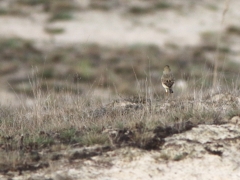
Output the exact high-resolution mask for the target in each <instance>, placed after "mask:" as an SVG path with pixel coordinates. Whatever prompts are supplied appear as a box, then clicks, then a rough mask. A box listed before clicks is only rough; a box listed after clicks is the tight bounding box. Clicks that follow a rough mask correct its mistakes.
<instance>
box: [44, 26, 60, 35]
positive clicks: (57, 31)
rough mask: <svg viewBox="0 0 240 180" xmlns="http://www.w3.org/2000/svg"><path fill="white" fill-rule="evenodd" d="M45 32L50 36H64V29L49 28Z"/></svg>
mask: <svg viewBox="0 0 240 180" xmlns="http://www.w3.org/2000/svg"><path fill="white" fill-rule="evenodd" d="M44 30H45V32H47V33H48V34H62V33H64V28H50V27H47V28H45V29H44Z"/></svg>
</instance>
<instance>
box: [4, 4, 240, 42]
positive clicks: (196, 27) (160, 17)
mask: <svg viewBox="0 0 240 180" xmlns="http://www.w3.org/2000/svg"><path fill="white" fill-rule="evenodd" d="M214 6H215V8H214V9H211V8H210V7H208V6H207V5H205V6H203V5H197V6H196V7H194V8H191V7H186V8H185V9H184V8H183V9H181V10H171V9H170V10H165V11H159V12H153V13H148V14H146V15H135V16H133V15H127V14H124V13H122V12H121V11H117V10H115V11H113V10H112V11H107V12H105V11H96V10H95V11H92V10H88V11H83V12H79V13H75V14H74V19H73V20H71V21H65V22H56V23H48V22H47V15H46V14H41V13H36V14H34V13H33V14H31V15H30V16H28V17H9V16H2V17H0V25H1V28H0V36H4V37H13V36H17V37H21V38H26V39H31V40H36V41H38V42H48V41H50V40H52V39H53V38H54V40H55V42H56V43H57V44H62V43H98V44H103V45H111V46H112V45H121V46H124V45H129V44H139V43H140V44H156V45H159V46H164V45H165V44H166V43H174V44H177V45H180V46H184V45H195V44H198V43H199V41H200V35H201V33H203V32H209V31H210V32H215V31H216V32H218V33H220V32H221V30H222V29H224V28H225V27H227V26H229V25H233V24H235V25H238V24H239V19H240V11H239V9H238V7H239V6H240V2H238V1H231V2H230V3H229V8H228V9H227V12H226V14H225V16H224V21H223V23H221V21H222V18H223V12H224V10H225V8H226V5H225V1H223V0H221V1H218V2H216V3H215V4H214ZM49 26H50V27H58V28H63V29H64V30H65V31H64V33H62V34H59V35H55V36H54V37H52V36H50V35H48V34H47V33H46V32H45V31H44V29H45V27H49Z"/></svg>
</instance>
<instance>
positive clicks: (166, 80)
mask: <svg viewBox="0 0 240 180" xmlns="http://www.w3.org/2000/svg"><path fill="white" fill-rule="evenodd" d="M161 81H162V86H163V87H164V89H165V91H166V93H173V90H172V86H173V84H174V78H173V75H172V73H171V69H170V67H169V66H168V65H166V66H165V67H164V69H163V75H162V77H161Z"/></svg>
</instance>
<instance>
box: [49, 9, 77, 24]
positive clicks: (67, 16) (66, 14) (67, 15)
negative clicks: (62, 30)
mask: <svg viewBox="0 0 240 180" xmlns="http://www.w3.org/2000/svg"><path fill="white" fill-rule="evenodd" d="M71 19H73V15H72V12H70V11H61V12H56V13H54V14H52V15H51V16H50V18H49V21H50V22H53V21H68V20H71Z"/></svg>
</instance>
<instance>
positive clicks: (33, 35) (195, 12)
mask: <svg viewBox="0 0 240 180" xmlns="http://www.w3.org/2000/svg"><path fill="white" fill-rule="evenodd" d="M239 7H240V1H229V0H226V1H225V0H199V1H194V0H1V1H0V103H1V105H8V104H14V105H17V104H18V103H19V98H21V99H26V101H27V100H29V99H32V98H34V97H35V96H36V92H37V91H41V93H42V95H47V94H48V93H49V92H54V93H59V94H60V93H62V94H73V95H76V96H87V95H89V96H91V98H96V99H99V100H100V101H107V100H110V99H114V98H116V97H119V96H120V97H128V96H138V95H147V96H149V97H153V98H155V97H156V98H159V97H162V96H163V95H164V89H163V88H162V86H161V83H160V77H161V74H162V69H163V67H164V66H165V65H166V64H169V65H170V67H171V69H172V71H173V74H174V76H175V79H176V83H175V87H174V92H175V93H174V95H175V96H176V95H179V94H183V93H184V94H188V93H190V92H193V90H194V91H195V90H201V91H202V92H204V91H205V90H208V89H209V88H211V87H212V84H213V74H214V73H213V72H214V65H215V60H216V59H217V60H218V69H217V70H218V71H217V72H218V76H217V81H218V86H217V89H218V90H222V89H228V90H232V91H238V89H239V85H240V84H239V82H240V81H239V62H240V11H239ZM30 102H31V101H30Z"/></svg>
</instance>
